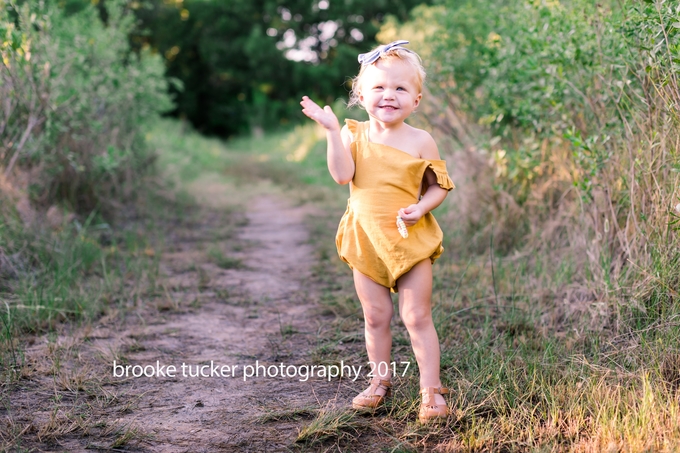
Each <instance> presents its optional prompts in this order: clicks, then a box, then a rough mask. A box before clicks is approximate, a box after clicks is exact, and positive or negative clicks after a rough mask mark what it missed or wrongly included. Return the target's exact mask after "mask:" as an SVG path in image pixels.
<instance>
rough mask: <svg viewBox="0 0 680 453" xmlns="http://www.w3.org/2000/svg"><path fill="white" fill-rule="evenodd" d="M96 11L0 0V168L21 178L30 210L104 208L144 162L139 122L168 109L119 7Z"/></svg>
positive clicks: (126, 192) (154, 69)
mask: <svg viewBox="0 0 680 453" xmlns="http://www.w3.org/2000/svg"><path fill="white" fill-rule="evenodd" d="M106 13H107V14H106V17H107V21H106V23H103V22H102V20H101V19H100V14H99V11H98V10H97V9H95V8H94V7H92V6H89V7H86V8H84V9H82V10H80V11H78V12H75V13H73V14H70V15H67V14H66V13H65V12H64V11H63V10H62V9H60V8H59V7H58V6H56V5H54V4H53V2H47V3H45V2H22V3H20V4H19V3H18V2H15V1H12V0H11V1H9V2H7V1H6V0H0V56H1V60H2V64H0V99H1V102H2V107H3V108H2V110H1V111H0V146H1V147H2V148H0V165H2V166H3V167H4V170H3V171H4V172H5V175H6V176H9V175H11V174H13V172H14V171H15V170H16V169H17V168H19V169H20V170H24V171H25V173H26V174H28V175H29V181H28V185H29V187H28V189H29V191H30V195H31V198H32V201H33V202H34V203H35V204H38V205H43V206H49V205H52V204H54V203H60V204H64V205H66V206H67V207H68V208H70V209H71V210H74V211H76V212H89V211H90V210H91V209H93V208H95V207H99V208H100V209H101V210H103V211H105V212H106V211H110V210H111V209H112V208H113V207H114V206H117V205H118V204H119V202H121V201H124V200H127V199H130V198H131V196H132V195H133V194H134V191H135V188H136V187H137V183H138V182H139V181H140V176H141V175H142V174H144V172H145V171H147V170H148V168H149V165H150V164H151V162H152V161H153V155H152V154H151V153H150V152H149V151H148V150H147V148H146V146H145V144H144V135H143V134H144V127H143V126H144V124H145V123H146V122H147V121H148V120H149V119H151V118H155V117H157V116H158V115H159V113H161V112H163V111H167V110H168V109H170V108H171V107H172V103H171V101H170V99H169V97H168V95H167V81H166V80H165V78H164V65H163V63H162V60H161V59H160V57H158V56H157V55H152V54H150V53H149V52H146V51H141V52H140V53H139V54H137V53H134V52H132V51H131V49H130V45H129V40H128V36H129V34H130V32H131V31H132V29H133V28H134V26H135V18H134V16H133V15H132V14H131V13H130V12H129V11H127V10H126V8H125V7H124V2H123V1H121V0H109V1H107V2H106Z"/></svg>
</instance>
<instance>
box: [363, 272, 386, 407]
mask: <svg viewBox="0 0 680 453" xmlns="http://www.w3.org/2000/svg"><path fill="white" fill-rule="evenodd" d="M354 287H355V288H356V291H357V295H358V296H359V301H361V308H362V309H363V311H364V329H365V334H366V351H367V352H368V360H370V361H371V362H373V363H374V364H376V367H375V370H374V373H373V374H374V375H375V376H378V377H380V379H383V380H387V381H389V380H390V374H389V369H388V368H389V367H386V366H377V365H378V364H379V363H380V362H385V363H389V362H390V355H391V352H392V332H391V331H390V321H391V320H392V314H393V313H394V308H393V307H392V298H391V297H390V290H389V289H388V288H386V287H384V286H382V285H379V284H377V283H376V282H374V281H373V280H371V279H370V278H368V277H367V276H366V275H364V274H362V273H361V272H359V271H357V270H356V269H355V270H354ZM380 371H382V373H383V374H380ZM378 393H379V394H384V390H382V389H378Z"/></svg>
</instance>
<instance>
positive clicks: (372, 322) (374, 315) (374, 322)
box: [364, 310, 392, 329]
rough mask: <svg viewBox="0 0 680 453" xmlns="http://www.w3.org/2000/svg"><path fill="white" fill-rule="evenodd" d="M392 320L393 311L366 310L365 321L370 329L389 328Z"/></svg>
mask: <svg viewBox="0 0 680 453" xmlns="http://www.w3.org/2000/svg"><path fill="white" fill-rule="evenodd" d="M391 320H392V311H391V310H364V321H365V322H366V327H368V328H370V329H374V328H385V327H389V325H390V321H391Z"/></svg>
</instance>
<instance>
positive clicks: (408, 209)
mask: <svg viewBox="0 0 680 453" xmlns="http://www.w3.org/2000/svg"><path fill="white" fill-rule="evenodd" d="M403 44H408V41H395V42H393V43H391V44H387V45H385V46H379V47H377V48H376V49H374V50H373V51H372V52H369V53H367V54H361V55H359V62H360V63H361V69H360V71H359V75H358V76H357V77H355V79H354V81H353V82H354V83H353V87H352V93H351V95H350V102H349V105H354V104H360V105H361V106H362V107H363V108H364V109H366V111H367V112H368V115H369V121H367V122H364V123H359V122H357V121H355V120H346V121H345V122H346V124H345V126H343V127H342V129H341V128H340V124H339V122H338V119H337V117H336V116H335V114H334V113H333V111H332V110H331V108H330V107H329V106H325V107H324V108H323V109H322V108H321V107H319V106H318V105H317V104H316V103H314V102H313V101H311V100H310V99H309V98H308V97H307V96H305V97H303V98H302V102H300V104H301V105H302V111H303V113H304V114H305V115H307V116H308V117H310V118H311V119H313V120H314V121H316V122H317V123H318V124H320V125H321V126H323V127H324V128H325V129H326V138H327V140H328V149H327V159H328V170H329V172H330V174H331V176H332V177H333V179H334V180H335V181H336V182H337V183H338V184H347V183H349V184H350V198H349V200H348V205H347V210H346V212H345V214H344V216H343V217H342V220H341V221H340V225H339V227H338V233H337V236H336V245H337V248H338V253H339V255H340V258H341V259H342V260H343V261H345V262H346V263H347V264H349V266H350V268H351V269H352V271H353V273H354V285H355V287H356V291H357V294H358V296H359V300H360V301H361V306H362V309H363V312H364V319H365V335H366V350H367V352H368V358H369V360H370V361H371V362H372V364H373V366H372V368H373V375H374V377H373V379H372V380H371V383H370V386H369V387H368V388H367V389H366V390H364V391H363V392H361V393H360V394H359V395H357V397H355V398H354V400H353V401H352V405H353V407H354V408H356V409H375V408H376V407H379V406H381V405H382V404H383V403H384V401H385V398H387V397H389V396H390V393H391V392H390V387H391V383H390V371H391V369H390V365H389V364H390V351H391V349H392V334H391V332H390V321H391V319H392V314H393V310H394V309H393V306H392V299H391V297H390V290H392V291H395V292H396V291H397V289H398V293H399V314H400V315H401V319H402V320H403V322H404V325H405V326H406V329H407V330H408V333H409V336H410V337H411V344H412V347H413V352H414V354H415V357H416V360H417V362H418V368H419V369H420V373H421V374H420V387H421V406H420V411H419V415H418V418H419V420H420V421H421V422H426V421H428V420H431V419H436V418H444V417H446V416H447V415H448V413H449V411H448V407H447V405H446V401H445V400H444V397H443V396H442V395H444V394H446V393H448V389H446V388H442V384H441V381H440V378H439V361H440V353H439V340H438V338H437V332H436V331H435V328H434V323H433V322H432V308H431V294H432V263H433V262H434V260H435V259H437V258H438V257H439V256H440V255H441V253H442V251H443V248H442V231H441V229H440V228H439V225H437V222H436V221H435V219H434V217H433V216H432V214H431V213H430V211H431V210H432V209H434V208H436V207H437V206H439V205H440V204H441V203H442V201H444V198H446V195H447V193H448V191H449V190H451V189H453V188H454V186H453V183H452V182H451V179H450V178H449V176H448V174H447V172H446V164H445V162H444V161H442V160H440V159H439V150H438V149H437V145H436V144H435V142H434V140H433V139H432V137H431V136H430V134H428V133H427V132H425V131H423V130H421V129H417V128H415V127H412V126H410V125H408V124H406V123H405V122H404V120H406V118H408V117H409V115H411V113H413V111H414V110H415V109H416V107H418V104H419V103H420V100H421V98H422V93H421V91H422V86H423V81H424V78H425V71H424V69H423V67H422V64H421V61H420V57H419V56H418V55H417V54H416V53H415V52H413V51H410V50H408V49H406V48H404V47H402V45H403ZM399 219H400V220H399ZM400 221H403V224H404V225H405V226H406V227H407V228H406V229H405V231H404V229H403V226H404V225H402V233H405V234H403V235H402V234H400V229H399V228H398V227H397V222H400ZM404 236H405V237H404ZM392 371H393V370H392Z"/></svg>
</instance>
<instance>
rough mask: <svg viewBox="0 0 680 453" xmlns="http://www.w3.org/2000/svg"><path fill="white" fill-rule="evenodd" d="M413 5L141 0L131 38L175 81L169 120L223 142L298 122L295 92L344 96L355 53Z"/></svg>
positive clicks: (392, 1)
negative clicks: (160, 59)
mask: <svg viewBox="0 0 680 453" xmlns="http://www.w3.org/2000/svg"><path fill="white" fill-rule="evenodd" d="M72 1H74V0H72ZM419 3H423V2H422V1H418V0H377V1H373V2H363V1H358V0H290V1H285V2H284V1H282V0H226V1H225V0H149V1H147V2H146V3H145V4H139V7H138V8H137V10H136V11H137V15H138V17H139V18H140V19H141V24H140V32H139V33H137V34H136V35H135V36H134V37H132V39H133V43H134V44H135V45H136V46H137V47H138V48H142V47H148V46H150V47H151V48H153V49H155V50H156V51H158V52H160V53H161V54H162V55H164V57H165V59H166V62H167V74H168V76H170V77H172V78H175V79H177V80H180V81H181V82H182V85H183V89H181V90H180V89H178V88H177V86H176V88H174V94H175V96H176V101H177V108H176V110H175V111H174V114H175V115H177V116H181V117H185V118H187V119H188V120H190V121H191V123H193V124H194V126H195V127H196V128H198V129H199V130H202V131H203V132H206V133H210V134H217V135H221V136H229V135H232V134H235V133H242V132H246V131H248V130H251V129H253V128H265V129H266V128H272V127H276V126H278V125H279V124H281V123H285V122H287V121H290V120H291V119H298V118H300V114H299V106H298V99H299V98H300V96H301V95H302V94H309V95H311V96H315V97H316V98H321V99H322V100H325V101H332V100H333V99H335V98H337V97H343V98H344V97H346V96H347V90H348V87H347V84H346V83H345V82H346V80H347V78H348V77H349V76H351V75H353V74H355V73H356V71H357V69H358V67H357V62H356V56H357V54H358V53H360V52H365V51H366V50H368V49H369V48H370V47H372V46H373V45H375V34H376V33H377V31H378V29H379V26H380V23H381V22H382V20H383V18H384V16H385V14H387V13H389V14H393V15H396V16H397V17H399V18H400V19H402V20H405V19H407V18H408V12H409V11H410V9H411V8H412V7H413V6H415V5H417V4H419ZM134 4H135V2H133V3H131V6H133V5H134ZM296 60H297V61H296Z"/></svg>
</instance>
